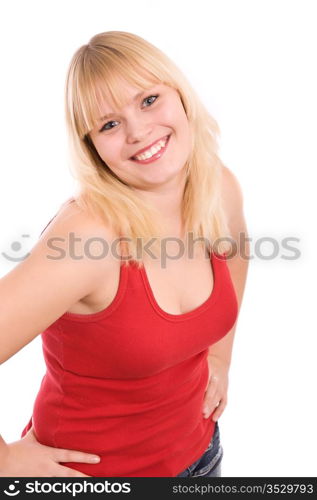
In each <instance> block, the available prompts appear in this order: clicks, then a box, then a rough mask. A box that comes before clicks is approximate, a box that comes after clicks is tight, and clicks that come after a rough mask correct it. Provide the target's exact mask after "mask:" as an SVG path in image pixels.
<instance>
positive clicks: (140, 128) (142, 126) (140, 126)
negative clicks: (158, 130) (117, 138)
mask: <svg viewBox="0 0 317 500" xmlns="http://www.w3.org/2000/svg"><path fill="white" fill-rule="evenodd" d="M151 133H152V125H151V124H150V123H148V122H147V121H145V120H144V119H142V118H140V117H139V116H138V117H134V118H133V119H129V120H128V121H127V123H126V140H127V143H128V144H135V143H137V142H142V141H143V140H144V139H146V138H147V137H148V136H150V135H151Z"/></svg>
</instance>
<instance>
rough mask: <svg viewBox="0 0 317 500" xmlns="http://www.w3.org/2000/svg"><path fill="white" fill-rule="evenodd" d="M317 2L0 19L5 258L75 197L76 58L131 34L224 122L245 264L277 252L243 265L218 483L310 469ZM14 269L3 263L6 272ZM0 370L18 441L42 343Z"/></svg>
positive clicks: (313, 439)
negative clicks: (104, 36) (70, 149)
mask: <svg viewBox="0 0 317 500" xmlns="http://www.w3.org/2000/svg"><path fill="white" fill-rule="evenodd" d="M315 8H316V2H314V1H308V0H301V1H299V0H298V1H291V0H288V1H283V0H274V1H272V0H265V1H261V0H232V1H230V0H219V1H214V0H206V1H204V0H196V1H195V2H193V1H192V0H190V1H185V0H173V1H170V0H169V1H166V0H160V1H159V2H158V1H155V2H154V1H153V0H147V1H141V0H133V2H131V1H128V0H126V1H124V0H118V1H116V2H115V1H113V2H109V1H98V0H90V1H89V2H87V1H86V0H85V1H82V0H76V1H74V0H68V1H67V2H42V1H35V0H33V1H32V0H29V1H28V2H23V1H16V2H7V3H6V4H5V7H3V8H2V13H1V25H0V42H1V43H0V53H1V62H0V64H1V75H2V76H1V79H0V87H1V92H0V99H1V104H0V107H1V120H0V127H1V185H0V217H1V235H0V253H1V252H6V253H7V254H9V255H11V256H17V257H18V256H21V255H24V254H25V253H26V252H27V251H28V250H30V249H31V248H32V246H33V245H34V244H35V243H36V241H37V239H38V237H39V234H40V232H41V231H42V229H44V226H45V225H46V224H47V222H48V221H49V220H50V219H51V217H52V216H53V215H54V214H55V213H56V211H57V210H58V209H59V207H60V205H61V203H63V202H64V201H66V199H67V198H69V197H70V196H71V195H72V194H73V192H74V181H73V179H72V178H71V175H70V173H69V170H68V163H67V162H68V160H67V155H66V134H65V129H64V115H63V112H64V110H63V88H64V79H65V75H66V70H67V66H68V63H69V61H70V58H71V56H72V54H73V53H74V51H75V50H76V49H77V48H78V47H79V46H80V45H82V44H84V43H87V42H88V40H89V38H90V37H91V36H93V35H94V34H96V33H99V32H102V31H107V30H123V31H130V32H133V33H136V34H138V35H140V36H142V37H144V38H146V39H148V40H149V41H150V42H152V43H154V44H155V45H157V46H158V47H159V48H161V49H162V50H163V51H165V52H166V53H167V54H168V55H169V56H170V57H171V58H172V59H174V61H175V62H176V63H177V64H178V66H179V67H181V69H182V70H183V71H184V72H185V74H186V75H187V77H188V78H189V80H190V82H191V83H192V85H193V86H194V87H195V88H196V90H197V92H198V93H199V95H200V97H201V98H202V100H203V101H204V103H205V104H206V106H207V107H208V109H209V111H210V112H211V113H212V114H213V116H214V117H215V118H216V120H217V121H218V123H219V125H220V128H221V141H220V146H221V148H220V155H221V157H222V159H223V161H224V162H225V164H226V165H227V166H228V167H229V168H230V169H231V170H232V171H233V172H234V173H235V175H236V176H237V178H238V180H239V182H240V184H241V187H242V190H243V194H244V200H245V215H246V219H247V223H248V228H249V233H250V237H251V238H252V244H251V249H252V251H253V255H255V253H254V243H255V241H256V240H257V239H259V238H261V237H270V238H275V239H276V241H277V242H278V252H277V253H278V255H277V256H276V257H275V258H274V259H267V260H265V259H263V258H260V256H259V255H255V257H254V259H253V260H252V262H251V263H250V268H249V275H248V281H247V287H246V291H245V297H244V301H243V305H242V309H241V312H240V317H239V321H238V327H237V331H236V339H235V344H234V353H233V360H232V366H231V371H230V389H229V403H228V406H227V408H226V410H225V412H224V414H223V416H222V417H221V418H220V421H219V425H220V432H221V438H222V444H223V448H224V458H223V476H233V477H239V476H246V477H247V476H268V477H270V476H271V477H272V476H289V477H292V476H293V477H296V476H316V475H317V463H316V447H317V432H316V422H317V411H316V371H317V369H316V352H317V343H316V334H317V329H316V321H315V311H316V306H315V301H316V292H315V289H316V270H315V267H316V262H315V258H314V257H315V250H316V236H315V229H316V222H315V217H316V210H315V205H314V204H313V197H314V195H315V191H316V176H315V170H316V168H317V162H316V160H317V154H316V132H317V127H316V116H317V105H316V104H317V103H316V89H317V74H316V47H317V31H316V14H315V11H314V9H315ZM23 234H29V235H30V236H29V237H23V236H22V235H23ZM286 237H296V238H299V240H300V241H299V242H297V243H296V247H297V248H299V249H300V252H301V255H300V258H299V259H297V260H285V259H283V258H282V255H290V252H289V251H285V250H283V248H282V246H281V242H282V239H283V238H286ZM16 241H18V242H20V243H21V245H22V246H21V249H20V250H17V249H16V250H14V249H12V248H11V244H12V243H13V242H16ZM261 250H262V253H263V254H266V255H270V254H271V252H272V247H271V245H266V246H265V245H263V246H262V247H261ZM14 265H15V264H13V263H11V262H9V261H8V259H6V258H5V257H4V256H3V255H0V272H1V276H3V275H5V274H6V273H8V272H9V271H10V270H11V269H12V268H13V267H14ZM12 300H14V297H12ZM0 307H1V303H0ZM18 307H19V305H18V304H17V310H18ZM0 373H1V378H0V382H1V398H0V400H1V413H0V415H1V427H0V429H1V433H2V435H3V437H4V439H6V440H7V441H13V440H15V439H18V438H19V436H20V433H21V431H22V429H23V427H24V426H25V425H26V423H27V422H28V420H29V418H30V416H31V414H32V405H33V401H34V398H35V396H36V394H37V391H38V389H39V384H40V381H41V379H42V376H43V373H44V364H43V359H42V353H41V341H40V337H37V338H36V339H35V340H34V341H33V342H32V343H31V344H29V345H28V346H27V347H25V348H24V349H23V350H22V351H20V352H19V353H17V354H16V355H15V356H14V357H13V358H11V359H10V360H8V361H7V362H6V363H5V364H4V365H2V366H1V370H0Z"/></svg>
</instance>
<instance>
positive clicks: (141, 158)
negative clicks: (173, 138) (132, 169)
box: [131, 135, 170, 163]
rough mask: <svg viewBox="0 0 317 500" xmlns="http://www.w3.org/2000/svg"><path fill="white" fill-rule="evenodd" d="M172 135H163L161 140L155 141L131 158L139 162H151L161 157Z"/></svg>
mask: <svg viewBox="0 0 317 500" xmlns="http://www.w3.org/2000/svg"><path fill="white" fill-rule="evenodd" d="M169 138H170V136H169V135H168V136H166V137H163V139H160V140H159V141H157V142H155V143H154V144H153V145H152V146H151V147H149V148H148V149H146V150H145V151H142V153H140V154H138V155H135V156H132V157H131V160H133V161H136V162H138V163H150V162H152V161H155V160H157V159H158V158H160V157H161V156H162V155H163V154H164V152H165V151H166V148H167V144H168V141H169Z"/></svg>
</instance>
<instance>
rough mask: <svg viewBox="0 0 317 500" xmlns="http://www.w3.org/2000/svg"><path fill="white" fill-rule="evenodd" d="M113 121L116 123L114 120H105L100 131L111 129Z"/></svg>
mask: <svg viewBox="0 0 317 500" xmlns="http://www.w3.org/2000/svg"><path fill="white" fill-rule="evenodd" d="M113 123H118V122H116V121H115V120H112V121H111V122H107V123H105V124H104V125H103V127H102V128H101V129H100V132H102V131H103V130H111V129H112V128H114V127H113V126H112V124H113Z"/></svg>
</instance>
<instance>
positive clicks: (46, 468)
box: [0, 427, 100, 477]
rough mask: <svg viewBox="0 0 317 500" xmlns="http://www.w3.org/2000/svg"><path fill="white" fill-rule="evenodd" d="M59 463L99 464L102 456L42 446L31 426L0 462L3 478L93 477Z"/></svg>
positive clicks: (8, 449)
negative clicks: (94, 458)
mask: <svg viewBox="0 0 317 500" xmlns="http://www.w3.org/2000/svg"><path fill="white" fill-rule="evenodd" d="M93 457H96V458H97V460H93ZM59 462H79V463H88V464H96V463H98V462H100V458H99V457H98V456H97V455H93V454H89V453H84V452H81V451H73V450H64V449H61V448H53V447H50V446H45V445H42V444H40V443H39V442H38V441H37V439H36V437H35V434H34V431H33V427H31V429H30V430H29V431H28V432H27V433H26V435H25V436H24V437H23V438H22V439H20V440H19V441H15V442H14V443H9V444H7V448H6V450H5V452H4V454H3V456H2V460H1V463H0V477H91V476H87V475H86V474H82V473H81V472H79V471H77V470H74V469H70V468H69V467H64V466H63V465H60V464H59Z"/></svg>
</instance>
